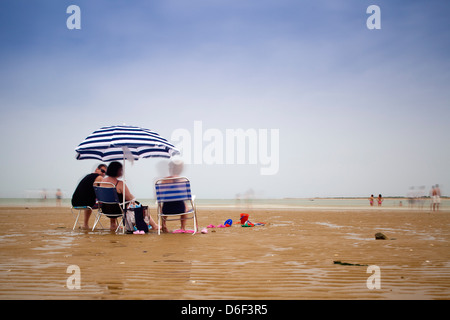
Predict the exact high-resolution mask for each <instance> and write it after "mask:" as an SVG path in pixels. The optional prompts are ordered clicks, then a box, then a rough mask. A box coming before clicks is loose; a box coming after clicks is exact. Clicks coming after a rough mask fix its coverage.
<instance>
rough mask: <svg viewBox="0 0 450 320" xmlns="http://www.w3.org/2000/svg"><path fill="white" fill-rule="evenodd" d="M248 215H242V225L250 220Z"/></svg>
mask: <svg viewBox="0 0 450 320" xmlns="http://www.w3.org/2000/svg"><path fill="white" fill-rule="evenodd" d="M248 216H249V215H248V213H241V215H240V220H241V224H244V223H245V222H246V221H247V220H248Z"/></svg>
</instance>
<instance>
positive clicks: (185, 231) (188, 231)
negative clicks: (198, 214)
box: [184, 229, 195, 233]
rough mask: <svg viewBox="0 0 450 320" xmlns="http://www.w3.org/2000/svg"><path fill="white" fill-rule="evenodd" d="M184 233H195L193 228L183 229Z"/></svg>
mask: <svg viewBox="0 0 450 320" xmlns="http://www.w3.org/2000/svg"><path fill="white" fill-rule="evenodd" d="M184 233H195V230H189V229H188V230H184Z"/></svg>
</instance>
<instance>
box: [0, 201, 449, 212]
mask: <svg viewBox="0 0 450 320" xmlns="http://www.w3.org/2000/svg"><path fill="white" fill-rule="evenodd" d="M138 200H139V202H141V203H142V204H143V205H148V206H150V207H156V204H155V199H138ZM195 202H196V206H197V207H198V208H202V207H203V208H229V209H233V208H236V209H239V208H241V209H273V208H279V209H304V208H306V209H308V208H311V209H313V208H322V209H327V208H337V209H344V208H348V209H352V208H354V209H363V208H377V209H379V208H381V209H383V208H390V209H393V208H397V209H422V210H430V208H431V199H429V198H424V199H421V200H415V201H414V202H411V201H410V200H409V199H407V198H385V199H384V201H383V203H382V206H381V207H378V206H377V204H376V201H375V204H374V206H373V207H370V205H369V199H366V198H295V199H291V198H290V199H246V200H236V199H196V201H195ZM57 206H62V207H71V203H70V199H68V198H67V199H62V200H61V201H60V202H58V201H57V200H56V199H39V198H0V207H57ZM440 209H442V210H450V198H442V199H441V204H440Z"/></svg>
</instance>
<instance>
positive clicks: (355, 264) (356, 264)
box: [333, 261, 368, 267]
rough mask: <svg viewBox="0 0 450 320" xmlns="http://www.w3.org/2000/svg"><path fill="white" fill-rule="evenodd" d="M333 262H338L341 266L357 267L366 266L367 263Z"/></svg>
mask: <svg viewBox="0 0 450 320" xmlns="http://www.w3.org/2000/svg"><path fill="white" fill-rule="evenodd" d="M333 263H334V264H340V265H341V266H358V267H367V266H368V264H359V263H348V262H341V261H333Z"/></svg>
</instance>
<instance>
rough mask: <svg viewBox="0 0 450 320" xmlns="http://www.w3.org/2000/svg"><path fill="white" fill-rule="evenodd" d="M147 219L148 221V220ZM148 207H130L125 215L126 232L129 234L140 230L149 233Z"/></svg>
mask: <svg viewBox="0 0 450 320" xmlns="http://www.w3.org/2000/svg"><path fill="white" fill-rule="evenodd" d="M146 218H147V219H146ZM147 221H150V219H149V217H148V206H139V207H134V208H133V207H130V208H128V209H127V212H126V214H125V230H126V231H127V232H128V233H132V232H133V231H136V230H139V231H144V232H145V233H147V232H148V222H147Z"/></svg>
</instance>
